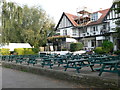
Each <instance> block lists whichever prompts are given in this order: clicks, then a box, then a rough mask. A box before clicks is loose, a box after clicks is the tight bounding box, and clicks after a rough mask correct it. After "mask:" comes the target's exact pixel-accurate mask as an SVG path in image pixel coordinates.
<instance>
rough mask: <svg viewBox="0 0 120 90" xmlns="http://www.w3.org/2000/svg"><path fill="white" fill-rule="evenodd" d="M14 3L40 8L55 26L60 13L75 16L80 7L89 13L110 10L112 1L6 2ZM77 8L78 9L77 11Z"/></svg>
mask: <svg viewBox="0 0 120 90" xmlns="http://www.w3.org/2000/svg"><path fill="white" fill-rule="evenodd" d="M7 1H12V2H16V3H17V4H18V5H26V4H27V5H28V6H35V5H37V6H41V7H42V8H43V9H44V10H45V11H46V12H47V14H49V15H50V16H51V17H53V18H54V21H55V23H56V24H57V23H58V21H59V19H60V17H61V15H62V13H63V12H67V13H71V14H76V11H77V10H78V9H80V8H82V7H87V8H89V10H90V11H97V10H100V8H102V9H107V8H110V7H111V5H112V2H113V0H7ZM77 8H78V9H77Z"/></svg>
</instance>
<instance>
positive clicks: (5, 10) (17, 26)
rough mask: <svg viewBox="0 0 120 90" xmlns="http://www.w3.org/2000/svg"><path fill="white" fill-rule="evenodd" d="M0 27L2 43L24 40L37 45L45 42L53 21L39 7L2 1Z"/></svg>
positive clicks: (51, 29)
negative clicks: (0, 22)
mask: <svg viewBox="0 0 120 90" xmlns="http://www.w3.org/2000/svg"><path fill="white" fill-rule="evenodd" d="M2 27H3V32H2V37H3V38H2V41H3V42H4V43H6V42H7V43H9V42H14V43H16V42H26V43H30V44H31V45H32V46H34V47H39V46H43V45H45V44H46V42H47V37H48V32H52V31H53V27H54V22H53V20H52V19H51V18H50V17H49V16H48V15H47V14H46V12H45V11H44V10H43V9H42V8H41V7H28V6H26V5H25V6H23V7H20V6H18V5H16V4H14V3H12V2H8V3H7V2H3V5H2Z"/></svg>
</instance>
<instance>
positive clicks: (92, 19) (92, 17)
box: [91, 12, 98, 21]
mask: <svg viewBox="0 0 120 90" xmlns="http://www.w3.org/2000/svg"><path fill="white" fill-rule="evenodd" d="M97 20H98V12H97V13H93V14H91V21H97Z"/></svg>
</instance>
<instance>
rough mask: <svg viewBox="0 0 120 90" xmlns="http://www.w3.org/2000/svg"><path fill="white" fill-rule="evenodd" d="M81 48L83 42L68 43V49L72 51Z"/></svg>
mask: <svg viewBox="0 0 120 90" xmlns="http://www.w3.org/2000/svg"><path fill="white" fill-rule="evenodd" d="M81 49H83V44H82V43H80V42H79V43H71V44H70V51H71V52H74V51H79V50H81Z"/></svg>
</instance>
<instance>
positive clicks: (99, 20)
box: [65, 9, 109, 26]
mask: <svg viewBox="0 0 120 90" xmlns="http://www.w3.org/2000/svg"><path fill="white" fill-rule="evenodd" d="M108 11H109V9H105V10H100V11H97V12H99V13H101V14H102V15H101V16H100V18H99V19H98V20H97V21H90V22H88V23H87V24H86V25H96V24H100V23H102V21H103V19H104V17H105V16H106V14H107V13H108ZM97 12H93V13H97ZM65 15H66V16H67V17H68V19H69V20H70V21H71V23H72V24H73V25H74V26H81V25H82V24H81V25H79V24H77V23H76V22H75V21H74V20H75V19H76V18H78V16H75V15H72V14H69V13H65Z"/></svg>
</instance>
